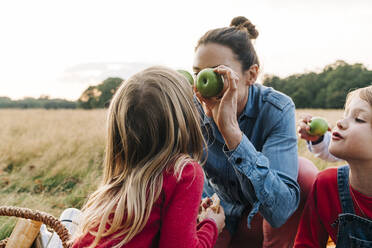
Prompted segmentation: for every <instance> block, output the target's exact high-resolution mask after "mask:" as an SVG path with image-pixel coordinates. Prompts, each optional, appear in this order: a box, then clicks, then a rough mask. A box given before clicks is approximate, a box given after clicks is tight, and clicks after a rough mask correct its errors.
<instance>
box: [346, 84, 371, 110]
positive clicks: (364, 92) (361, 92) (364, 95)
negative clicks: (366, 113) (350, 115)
mask: <svg viewBox="0 0 372 248" xmlns="http://www.w3.org/2000/svg"><path fill="white" fill-rule="evenodd" d="M355 96H359V97H360V99H362V100H364V101H366V102H368V103H369V105H370V106H371V107H372V85H370V86H367V87H364V88H360V89H356V90H353V91H351V92H349V93H348V94H347V96H346V102H345V109H346V108H347V107H348V106H349V104H350V101H351V100H352V99H353V98H354V97H355Z"/></svg>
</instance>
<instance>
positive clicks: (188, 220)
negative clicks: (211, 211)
mask: <svg viewBox="0 0 372 248" xmlns="http://www.w3.org/2000/svg"><path fill="white" fill-rule="evenodd" d="M163 179H164V180H163V187H162V194H161V196H160V197H159V199H158V201H157V202H156V203H155V204H154V206H153V208H152V211H151V214H150V218H149V219H148V221H147V224H146V226H145V227H144V229H143V230H142V231H141V232H140V233H138V234H137V235H136V236H135V237H134V238H133V239H132V240H131V241H130V242H129V243H127V244H126V245H124V246H123V247H125V248H134V247H136V248H146V247H167V248H168V247H177V248H182V247H185V248H186V247H187V248H193V247H213V246H214V244H215V242H216V239H217V234H218V230H217V225H216V223H215V222H214V221H213V220H204V221H202V222H200V223H199V224H198V225H197V223H196V219H197V215H198V210H199V204H200V200H201V196H202V191H203V183H204V174H203V170H202V168H201V166H200V165H199V164H198V163H193V164H188V165H186V166H185V168H184V169H183V172H182V176H181V178H180V181H178V182H177V177H175V176H174V175H173V171H171V172H168V173H167V172H164V173H163ZM111 236H112V235H111ZM111 236H109V237H106V238H103V239H101V240H100V242H99V245H98V246H96V247H99V248H106V247H112V246H114V245H116V244H118V243H119V242H120V239H119V240H118V239H116V240H114V239H112V238H111ZM93 240H94V237H93V236H92V235H90V234H87V235H85V236H83V237H81V238H79V239H78V240H76V241H75V242H74V245H73V246H72V247H73V248H79V247H87V246H88V245H89V244H91V243H92V241H93Z"/></svg>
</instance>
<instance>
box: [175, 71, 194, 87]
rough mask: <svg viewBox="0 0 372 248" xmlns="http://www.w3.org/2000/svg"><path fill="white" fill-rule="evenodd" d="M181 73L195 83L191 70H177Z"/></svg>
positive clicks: (192, 83)
mask: <svg viewBox="0 0 372 248" xmlns="http://www.w3.org/2000/svg"><path fill="white" fill-rule="evenodd" d="M177 71H178V72H179V73H181V74H182V75H183V76H184V77H185V78H186V79H187V80H188V81H189V83H190V84H191V85H194V78H193V76H192V75H191V73H190V72H188V71H185V70H177Z"/></svg>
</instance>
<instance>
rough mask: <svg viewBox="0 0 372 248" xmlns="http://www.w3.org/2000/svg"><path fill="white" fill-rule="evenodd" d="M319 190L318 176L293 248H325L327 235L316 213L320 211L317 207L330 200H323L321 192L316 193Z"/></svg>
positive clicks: (320, 218)
mask: <svg viewBox="0 0 372 248" xmlns="http://www.w3.org/2000/svg"><path fill="white" fill-rule="evenodd" d="M319 190H320V191H322V189H321V188H319V175H318V177H317V179H316V180H315V182H314V184H313V188H312V190H311V193H310V194H309V196H308V199H307V201H306V205H305V208H304V211H303V213H302V217H301V220H300V224H299V226H298V230H297V235H296V239H295V244H294V247H295V248H300V247H301V248H310V247H312V248H320V247H326V246H327V240H328V236H329V234H328V232H327V229H326V228H325V226H324V224H323V221H322V217H321V216H320V215H319V212H318V211H322V209H319V207H321V206H322V204H324V203H325V201H329V200H330V199H323V198H324V197H323V195H322V194H321V192H318V191H319ZM319 203H320V204H319Z"/></svg>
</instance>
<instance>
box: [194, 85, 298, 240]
mask: <svg viewBox="0 0 372 248" xmlns="http://www.w3.org/2000/svg"><path fill="white" fill-rule="evenodd" d="M198 107H199V111H201V114H202V120H201V121H202V129H203V134H204V137H205V139H206V141H207V144H208V150H207V153H205V155H206V156H207V160H206V163H205V165H204V167H203V168H204V172H205V180H204V192H203V197H206V196H211V195H212V194H213V193H217V195H218V196H219V197H220V199H221V205H222V206H223V208H224V210H225V215H226V227H227V229H228V230H229V231H230V232H231V233H234V232H235V231H236V227H237V224H238V222H239V220H240V218H241V215H242V212H243V210H244V209H245V208H246V207H247V206H251V207H252V209H251V212H250V213H249V215H248V227H250V222H251V220H252V218H253V216H254V215H255V214H256V213H257V212H258V211H259V212H260V213H261V215H262V216H263V217H264V218H265V219H266V220H267V221H268V222H269V223H270V224H271V226H272V227H279V226H281V225H283V224H284V223H285V222H286V220H287V219H288V218H289V217H290V216H291V215H292V213H293V212H294V211H295V210H296V209H297V207H298V204H299V200H300V188H299V186H298V184H297V175H298V154H297V134H296V121H295V106H294V103H293V101H292V100H291V99H290V98H289V97H288V96H286V95H284V94H282V93H280V92H277V91H275V90H273V89H272V88H268V87H265V86H263V85H260V84H254V85H252V86H251V87H250V88H249V96H248V101H247V104H246V106H245V109H244V110H243V112H242V113H241V115H240V116H239V118H238V122H239V126H240V129H241V131H242V132H243V137H242V140H241V142H240V144H239V145H238V146H237V147H236V149H235V150H232V151H228V149H227V147H226V145H225V143H224V140H223V137H222V135H221V133H220V132H219V130H218V128H217V126H216V124H215V123H214V121H213V119H212V118H209V117H207V116H206V115H205V114H204V111H203V110H202V108H201V106H200V103H199V102H198Z"/></svg>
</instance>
